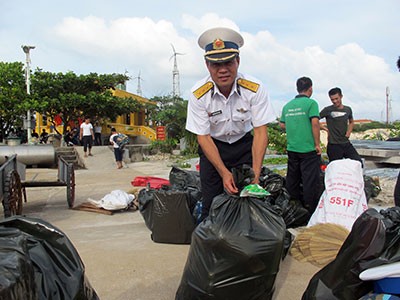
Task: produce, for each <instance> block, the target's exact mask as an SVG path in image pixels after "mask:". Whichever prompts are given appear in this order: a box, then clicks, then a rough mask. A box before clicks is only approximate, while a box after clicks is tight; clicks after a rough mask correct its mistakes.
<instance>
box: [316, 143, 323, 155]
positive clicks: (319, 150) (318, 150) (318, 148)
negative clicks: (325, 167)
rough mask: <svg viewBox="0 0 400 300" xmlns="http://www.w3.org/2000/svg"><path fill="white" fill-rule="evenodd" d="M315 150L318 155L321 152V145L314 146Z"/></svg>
mask: <svg viewBox="0 0 400 300" xmlns="http://www.w3.org/2000/svg"><path fill="white" fill-rule="evenodd" d="M315 151H317V154H318V155H321V153H322V150H321V146H320V145H318V146H315Z"/></svg>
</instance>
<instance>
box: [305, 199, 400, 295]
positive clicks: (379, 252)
mask: <svg viewBox="0 0 400 300" xmlns="http://www.w3.org/2000/svg"><path fill="white" fill-rule="evenodd" d="M398 261H400V207H393V208H388V209H386V210H381V211H380V212H378V211H376V210H375V209H373V208H370V209H368V210H366V211H365V212H364V213H363V214H361V215H360V216H359V217H358V218H357V220H356V221H355V223H354V224H353V227H352V230H351V232H350V234H349V236H348V237H347V239H346V240H345V242H344V244H343V246H342V247H341V248H340V250H339V253H338V254H337V256H336V259H335V260H334V261H332V262H331V263H330V264H328V265H327V266H325V267H324V268H323V269H321V270H320V271H319V272H318V273H316V274H315V275H314V276H313V278H312V279H311V281H310V283H309V285H308V287H307V289H306V291H305V293H304V294H303V298H302V299H303V300H308V299H310V300H311V299H315V300H322V299H323V300H331V299H332V300H338V299H340V300H353V299H359V298H360V297H362V296H364V295H366V294H367V293H368V292H370V291H372V289H373V284H372V281H362V280H361V279H360V278H359V275H360V273H361V272H362V271H364V270H366V269H369V268H372V267H377V266H380V265H384V264H390V263H394V262H398Z"/></svg>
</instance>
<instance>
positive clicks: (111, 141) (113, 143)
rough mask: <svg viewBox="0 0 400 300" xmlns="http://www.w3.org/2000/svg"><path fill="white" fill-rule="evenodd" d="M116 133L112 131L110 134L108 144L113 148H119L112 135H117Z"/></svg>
mask: <svg viewBox="0 0 400 300" xmlns="http://www.w3.org/2000/svg"><path fill="white" fill-rule="evenodd" d="M117 135H118V133H114V134H112V135H111V136H110V144H112V145H113V146H114V148H119V146H118V144H117V143H115V142H114V137H115V136H117Z"/></svg>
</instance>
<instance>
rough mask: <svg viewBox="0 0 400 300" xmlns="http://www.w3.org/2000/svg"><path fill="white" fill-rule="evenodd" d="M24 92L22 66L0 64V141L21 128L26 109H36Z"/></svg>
mask: <svg viewBox="0 0 400 300" xmlns="http://www.w3.org/2000/svg"><path fill="white" fill-rule="evenodd" d="M37 106H38V103H37V102H35V101H34V100H33V99H32V98H31V97H30V96H29V95H28V94H27V92H26V85H25V76H24V71H23V64H22V63H20V62H12V63H9V62H0V131H1V132H0V134H1V137H0V140H2V139H3V138H4V137H6V136H8V135H9V134H10V132H11V131H13V130H15V129H17V128H20V127H22V126H23V120H24V118H25V116H26V112H27V111H28V109H36V107H37Z"/></svg>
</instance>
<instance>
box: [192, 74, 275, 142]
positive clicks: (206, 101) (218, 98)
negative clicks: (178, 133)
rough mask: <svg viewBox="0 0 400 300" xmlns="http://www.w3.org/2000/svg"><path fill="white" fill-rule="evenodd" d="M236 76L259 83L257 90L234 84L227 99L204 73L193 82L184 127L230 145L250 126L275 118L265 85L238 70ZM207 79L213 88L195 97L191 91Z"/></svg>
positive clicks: (266, 122)
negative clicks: (203, 75)
mask: <svg viewBox="0 0 400 300" xmlns="http://www.w3.org/2000/svg"><path fill="white" fill-rule="evenodd" d="M239 78H243V79H247V80H250V81H252V82H255V83H257V84H259V88H258V90H257V92H253V91H251V90H248V89H246V88H244V87H242V86H239V85H238V84H236V83H235V84H234V86H233V88H232V91H231V93H230V95H229V97H228V98H225V96H224V95H223V94H222V93H221V92H220V91H219V90H218V87H217V86H216V85H215V83H214V82H213V81H212V79H211V77H210V76H207V77H205V78H203V79H202V80H200V81H199V82H197V83H196V85H195V86H194V87H193V88H192V93H191V95H190V98H189V103H188V113H187V119H186V129H187V130H188V131H190V132H192V133H194V134H197V135H207V134H210V135H211V137H213V138H215V139H217V140H220V141H222V142H226V143H229V144H232V143H234V142H236V141H238V140H239V139H241V138H242V137H243V136H244V135H245V134H246V133H247V132H249V131H251V130H252V129H253V127H259V126H262V125H266V124H268V123H270V122H272V121H275V120H276V115H275V112H274V109H273V107H272V105H271V103H270V102H269V100H268V94H267V91H266V89H265V87H264V85H263V84H262V83H261V82H260V81H259V80H257V79H255V78H253V77H251V76H248V75H246V76H245V75H243V74H240V73H238V77H237V78H236V82H237V80H238V79H239ZM207 82H212V83H213V84H214V87H213V89H211V90H210V91H208V92H207V93H206V94H205V95H203V96H202V97H201V98H199V99H197V98H196V97H195V96H194V95H193V92H194V91H195V90H197V89H198V88H199V87H201V86H202V85H204V84H205V83H207Z"/></svg>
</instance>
